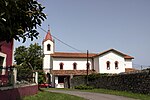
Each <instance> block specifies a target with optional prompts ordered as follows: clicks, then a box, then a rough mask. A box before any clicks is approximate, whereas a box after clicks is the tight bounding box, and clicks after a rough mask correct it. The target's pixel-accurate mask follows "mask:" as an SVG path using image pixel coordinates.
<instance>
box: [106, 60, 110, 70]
mask: <svg viewBox="0 0 150 100" xmlns="http://www.w3.org/2000/svg"><path fill="white" fill-rule="evenodd" d="M106 65H107V70H110V61H107V62H106Z"/></svg>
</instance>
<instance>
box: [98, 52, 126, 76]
mask: <svg viewBox="0 0 150 100" xmlns="http://www.w3.org/2000/svg"><path fill="white" fill-rule="evenodd" d="M107 61H110V69H109V70H108V69H107V65H106V62H107ZM115 61H118V69H115ZM99 70H100V71H99V72H100V73H120V72H125V61H124V58H123V57H122V56H120V55H118V54H116V53H114V52H108V53H106V54H104V55H102V56H100V57H99Z"/></svg>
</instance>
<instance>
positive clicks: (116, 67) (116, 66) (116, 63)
mask: <svg viewBox="0 0 150 100" xmlns="http://www.w3.org/2000/svg"><path fill="white" fill-rule="evenodd" d="M118 68H119V67H118V61H115V69H118Z"/></svg>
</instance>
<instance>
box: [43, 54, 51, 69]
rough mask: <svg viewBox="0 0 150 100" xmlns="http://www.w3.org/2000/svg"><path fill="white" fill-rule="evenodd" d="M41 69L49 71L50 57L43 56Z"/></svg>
mask: <svg viewBox="0 0 150 100" xmlns="http://www.w3.org/2000/svg"><path fill="white" fill-rule="evenodd" d="M43 69H50V55H44V58H43Z"/></svg>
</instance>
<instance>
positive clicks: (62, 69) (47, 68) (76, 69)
mask: <svg viewBox="0 0 150 100" xmlns="http://www.w3.org/2000/svg"><path fill="white" fill-rule="evenodd" d="M42 45H43V53H44V58H43V70H44V72H45V74H46V75H47V79H48V80H47V81H48V83H51V84H52V86H53V87H55V88H69V87H70V80H71V78H73V77H75V76H80V75H87V72H88V74H91V73H110V74H119V73H123V72H126V70H128V69H132V59H134V58H133V57H132V56H129V55H127V54H124V53H122V52H120V51H117V50H115V49H109V50H106V51H104V52H100V53H89V54H88V60H87V53H75V52H56V51H55V42H54V40H53V38H52V36H51V33H50V30H48V32H47V34H46V36H45V38H44V40H43V43H42ZM87 69H88V71H87Z"/></svg>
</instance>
